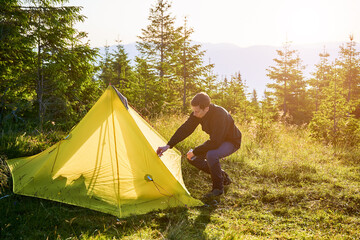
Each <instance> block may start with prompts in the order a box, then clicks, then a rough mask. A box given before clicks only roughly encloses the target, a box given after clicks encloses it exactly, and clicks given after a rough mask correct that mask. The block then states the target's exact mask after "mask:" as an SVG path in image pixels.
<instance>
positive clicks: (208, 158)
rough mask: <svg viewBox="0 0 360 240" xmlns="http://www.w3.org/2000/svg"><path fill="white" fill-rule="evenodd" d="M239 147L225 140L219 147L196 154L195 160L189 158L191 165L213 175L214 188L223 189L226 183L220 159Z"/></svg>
mask: <svg viewBox="0 0 360 240" xmlns="http://www.w3.org/2000/svg"><path fill="white" fill-rule="evenodd" d="M238 149H239V148H236V147H235V146H234V144H232V143H231V142H224V143H222V144H221V145H220V147H219V148H217V149H213V150H209V151H208V152H207V153H206V154H204V155H200V156H196V158H195V159H194V160H189V159H188V161H189V163H190V164H191V165H193V166H195V167H196V168H198V169H200V170H202V171H204V172H206V173H208V174H210V175H211V180H212V184H213V186H212V188H213V189H215V188H216V189H221V190H222V189H224V185H223V175H222V170H221V166H220V159H221V158H224V157H226V156H229V155H231V154H232V153H234V152H236V151H237V150H238Z"/></svg>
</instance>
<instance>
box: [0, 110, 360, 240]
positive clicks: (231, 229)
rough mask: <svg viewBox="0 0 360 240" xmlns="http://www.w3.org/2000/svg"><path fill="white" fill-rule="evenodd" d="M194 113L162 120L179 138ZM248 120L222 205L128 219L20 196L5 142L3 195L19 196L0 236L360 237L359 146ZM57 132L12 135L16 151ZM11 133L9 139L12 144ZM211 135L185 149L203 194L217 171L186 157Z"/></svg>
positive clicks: (0, 175)
mask: <svg viewBox="0 0 360 240" xmlns="http://www.w3.org/2000/svg"><path fill="white" fill-rule="evenodd" d="M169 118H170V119H171V120H169ZM184 120H185V118H184V117H181V116H180V117H178V116H171V117H165V116H164V117H160V118H158V119H156V120H154V121H153V122H152V123H153V125H154V127H155V128H156V129H157V130H158V131H159V132H160V133H161V134H162V135H163V136H164V137H165V138H166V139H169V138H170V137H171V135H172V134H173V132H174V131H175V130H176V128H177V127H178V126H179V125H180V124H181V123H182V122H183V121H184ZM240 129H241V131H242V132H243V143H242V147H241V149H240V150H239V151H238V152H236V153H235V154H233V155H231V156H230V157H227V158H225V159H223V160H221V164H222V167H223V168H224V169H225V170H226V171H227V172H228V173H229V175H230V176H231V178H232V179H233V180H234V183H233V184H232V186H231V188H230V189H229V191H228V193H227V194H226V195H225V196H224V197H223V198H222V202H221V204H220V205H218V206H217V207H212V208H206V207H203V208H191V209H183V208H173V209H168V210H164V211H155V212H151V213H148V214H146V215H141V216H133V217H129V218H125V219H117V218H116V217H114V216H111V215H107V214H103V213H99V212H95V211H91V210H88V209H84V208H80V207H75V206H69V205H66V204H61V203H57V202H52V201H47V200H42V199H37V198H31V197H25V196H20V195H11V184H12V183H11V179H10V174H9V170H8V168H7V166H6V164H5V163H4V160H5V159H6V158H7V157H8V156H7V152H6V150H7V149H5V151H4V153H2V155H1V160H0V180H1V182H0V191H1V192H0V198H1V197H4V196H7V195H9V194H10V196H8V197H6V198H3V199H0V206H1V208H0V239H359V238H360V166H359V163H360V160H359V155H360V154H359V150H358V149H355V150H353V151H350V150H349V149H345V148H343V149H336V151H335V150H334V149H333V148H332V147H331V146H325V145H323V144H321V143H319V142H316V141H314V140H312V139H311V138H310V137H309V133H308V130H307V129H306V128H305V127H294V126H286V125H282V124H277V123H275V124H274V125H273V126H272V127H271V128H270V129H266V132H265V133H266V134H264V132H263V129H262V130H259V129H261V128H260V127H259V126H257V125H256V124H255V123H252V124H247V125H243V126H240ZM53 135H54V134H52V135H48V136H42V137H40V138H36V137H35V136H27V135H24V136H22V137H18V138H16V137H12V139H13V141H14V142H16V141H17V144H12V145H11V144H10V145H9V146H18V147H12V148H9V149H10V150H11V151H8V152H10V153H11V154H12V156H14V155H16V153H17V154H18V155H24V154H25V155H26V154H30V152H31V153H33V151H37V150H40V149H38V148H36V146H40V147H39V148H41V149H43V148H46V147H47V146H49V145H51V144H52V143H53V142H55V141H56V138H54V137H53ZM3 139H4V136H3V138H2V139H1V142H0V146H5V143H4V140H3ZM14 139H15V140H14ZM16 139H17V140H16ZM206 139H207V136H206V135H205V134H204V133H203V132H202V131H201V130H200V129H197V130H196V131H195V132H194V134H193V135H192V136H191V137H189V138H188V139H186V140H185V141H183V142H182V143H180V144H178V146H177V148H178V149H179V150H180V151H181V153H182V154H183V162H182V167H183V178H184V181H185V184H186V186H187V188H188V190H189V191H190V192H191V194H192V195H193V196H194V197H196V198H200V197H201V195H202V194H203V193H204V192H205V191H207V190H208V188H210V178H209V176H207V175H206V174H204V173H202V172H199V171H197V170H196V169H194V168H193V167H191V166H190V165H189V164H188V163H187V161H186V160H185V157H184V156H185V153H186V152H187V150H188V149H190V148H193V147H194V146H196V145H197V144H200V143H202V142H203V141H205V140H206ZM7 141H9V140H8V139H7ZM29 142H32V144H31V145H30V146H29V145H26V144H29ZM0 154H1V153H0Z"/></svg>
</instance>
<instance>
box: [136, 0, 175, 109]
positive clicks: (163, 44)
mask: <svg viewBox="0 0 360 240" xmlns="http://www.w3.org/2000/svg"><path fill="white" fill-rule="evenodd" d="M170 8H171V4H170V3H169V2H168V1H167V0H157V3H156V5H155V6H153V7H152V8H151V9H150V15H149V18H148V19H149V21H150V24H149V25H148V26H147V27H146V28H145V29H142V35H141V36H139V39H140V41H138V42H137V45H136V47H137V49H138V51H139V52H140V57H141V58H142V59H144V60H146V61H147V62H148V65H149V66H150V67H151V68H152V69H153V70H154V71H156V72H157V73H158V78H159V81H158V83H159V88H161V89H163V94H164V96H165V101H166V102H167V105H168V106H169V105H170V106H171V105H172V104H173V102H172V101H173V100H174V99H173V98H174V96H177V94H176V90H178V89H179V85H180V84H181V81H179V79H178V78H176V73H175V72H174V71H175V70H176V66H174V64H175V63H174V54H176V50H177V46H178V45H177V44H178V43H179V41H180V39H181V31H182V27H179V28H176V27H175V17H173V16H171V13H170Z"/></svg>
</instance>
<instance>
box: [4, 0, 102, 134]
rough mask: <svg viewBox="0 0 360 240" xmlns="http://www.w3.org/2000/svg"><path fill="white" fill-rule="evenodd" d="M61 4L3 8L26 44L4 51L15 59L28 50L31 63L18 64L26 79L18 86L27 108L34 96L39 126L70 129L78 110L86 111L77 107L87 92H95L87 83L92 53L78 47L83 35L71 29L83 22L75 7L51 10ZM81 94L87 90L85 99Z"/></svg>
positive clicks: (94, 86)
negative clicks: (25, 92)
mask: <svg viewBox="0 0 360 240" xmlns="http://www.w3.org/2000/svg"><path fill="white" fill-rule="evenodd" d="M65 2H66V1H62V0H59V1H55V0H54V1H52V0H42V1H41V0H39V1H31V2H30V5H29V6H26V7H24V6H19V5H17V6H11V7H9V6H8V5H6V7H8V9H10V10H11V9H15V10H14V11H15V12H16V15H12V16H11V14H10V17H11V18H12V19H13V20H15V21H16V22H17V23H19V25H18V26H19V28H18V29H17V30H19V34H18V35H17V39H18V40H19V42H22V43H26V44H23V45H22V48H19V47H16V48H13V49H10V51H13V52H12V53H10V54H8V56H10V55H11V54H14V56H13V58H12V59H13V60H15V59H16V58H17V55H19V52H21V53H20V55H21V54H23V53H24V54H25V55H27V54H28V53H29V52H32V56H33V57H32V60H31V61H29V62H27V63H26V65H24V66H23V69H26V71H24V72H25V73H26V76H22V78H23V79H27V81H25V82H23V83H24V84H23V85H22V86H21V88H24V87H27V88H28V89H29V91H28V93H27V95H26V96H23V97H24V98H26V99H27V100H28V101H29V102H31V104H32V106H34V105H33V102H34V101H33V100H34V98H36V102H37V111H38V120H39V125H40V128H42V126H43V124H44V123H46V122H50V121H51V122H56V123H61V124H60V125H66V124H69V125H70V124H71V125H72V124H73V122H72V121H71V120H74V121H76V119H77V117H78V116H81V114H79V111H81V112H83V110H84V109H86V107H84V106H86V105H82V106H81V104H79V103H86V102H87V101H88V100H89V99H88V98H87V96H90V95H89V94H90V93H92V92H93V93H94V94H95V93H96V94H97V90H96V89H97V84H96V82H95V81H93V79H92V76H93V73H94V71H95V69H94V67H93V63H94V58H95V56H96V52H97V50H95V49H91V48H90V47H89V45H88V44H83V43H81V40H82V39H83V38H84V37H85V36H86V34H85V33H83V32H78V31H77V30H76V29H75V28H73V26H74V24H75V23H76V22H78V21H82V20H83V19H84V17H83V16H82V15H80V13H79V12H80V9H81V8H80V7H64V6H60V7H57V6H56V4H63V3H65ZM24 19H25V20H26V21H23V20H24ZM20 26H21V27H20ZM9 76H10V75H8V74H7V75H6V77H9ZM19 78H20V76H18V77H17V79H19ZM21 88H18V89H21ZM76 88H77V89H76ZM18 89H12V90H13V91H14V90H15V92H16V91H17V90H18ZM82 91H87V95H86V94H83V93H82ZM83 98H85V99H86V98H87V99H86V101H83V100H85V99H83ZM17 107H18V106H17ZM87 107H89V106H87ZM69 116H71V117H69ZM28 117H29V116H28ZM70 119H71V120H70ZM58 125H59V124H58Z"/></svg>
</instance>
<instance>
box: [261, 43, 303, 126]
mask: <svg viewBox="0 0 360 240" xmlns="http://www.w3.org/2000/svg"><path fill="white" fill-rule="evenodd" d="M277 54H278V56H279V58H275V59H274V61H275V63H276V66H271V67H270V68H269V69H267V71H268V74H267V76H268V77H269V78H270V79H272V80H275V83H271V84H268V85H267V87H268V88H270V89H272V90H273V91H272V92H271V93H272V94H273V95H274V96H275V99H276V105H277V106H278V109H279V110H280V111H282V117H283V118H284V117H289V118H290V119H288V120H287V121H290V122H294V123H303V122H304V121H306V120H307V119H308V117H305V118H303V117H302V116H303V114H304V110H303V109H304V107H305V106H306V103H304V101H305V100H306V95H305V89H306V83H305V81H304V77H303V74H302V71H303V69H304V67H303V66H302V63H301V59H300V57H299V55H298V52H297V51H296V50H291V49H290V43H289V42H286V43H285V44H284V46H283V50H277Z"/></svg>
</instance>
